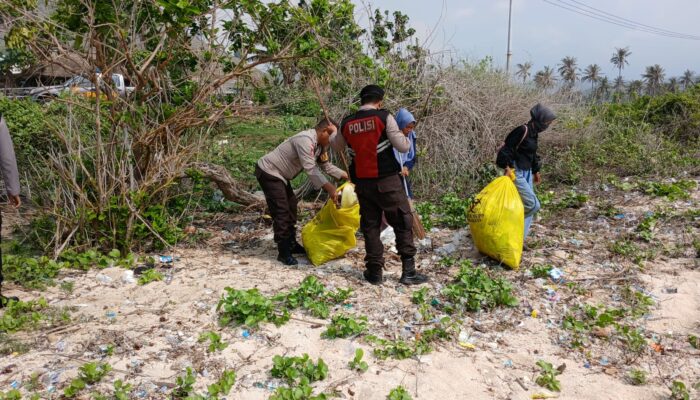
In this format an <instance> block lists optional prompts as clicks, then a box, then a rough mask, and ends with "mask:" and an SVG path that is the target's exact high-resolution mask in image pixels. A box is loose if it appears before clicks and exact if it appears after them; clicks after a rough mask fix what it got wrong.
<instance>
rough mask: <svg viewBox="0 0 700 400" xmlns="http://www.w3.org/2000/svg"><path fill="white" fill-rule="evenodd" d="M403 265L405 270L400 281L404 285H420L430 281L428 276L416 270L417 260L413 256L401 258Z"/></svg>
mask: <svg viewBox="0 0 700 400" xmlns="http://www.w3.org/2000/svg"><path fill="white" fill-rule="evenodd" d="M401 267H402V270H403V272H402V273H401V279H399V282H401V283H403V284H404V285H420V284H422V283H426V282H428V277H427V276H425V275H423V274H419V273H418V272H416V260H415V259H414V258H413V257H411V258H407V259H404V260H401Z"/></svg>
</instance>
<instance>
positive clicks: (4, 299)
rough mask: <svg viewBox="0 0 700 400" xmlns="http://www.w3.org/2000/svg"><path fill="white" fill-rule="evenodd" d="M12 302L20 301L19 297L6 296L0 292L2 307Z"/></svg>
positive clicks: (0, 306) (0, 304)
mask: <svg viewBox="0 0 700 400" xmlns="http://www.w3.org/2000/svg"><path fill="white" fill-rule="evenodd" d="M10 302H19V298H17V297H15V296H10V297H5V296H3V295H1V294H0V308H5V306H7V305H8V304H10Z"/></svg>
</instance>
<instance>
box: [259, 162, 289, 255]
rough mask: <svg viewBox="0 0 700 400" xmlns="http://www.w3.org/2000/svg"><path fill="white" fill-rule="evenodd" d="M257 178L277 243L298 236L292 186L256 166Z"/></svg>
mask: <svg viewBox="0 0 700 400" xmlns="http://www.w3.org/2000/svg"><path fill="white" fill-rule="evenodd" d="M255 178H256V179H257V180H258V183H260V187H261V188H262V191H263V193H264V194H265V201H266V202H267V208H268V209H269V211H270V216H271V217H272V231H273V232H274V234H275V237H274V239H275V242H276V243H280V242H282V241H283V240H286V239H289V238H293V237H295V236H296V224H297V198H296V196H295V195H294V190H292V184H291V183H290V182H287V183H286V184H285V183H284V181H282V180H281V179H280V178H277V177H276V176H272V175H270V174H268V173H267V172H265V171H263V170H262V169H260V167H259V166H257V165H256V166H255Z"/></svg>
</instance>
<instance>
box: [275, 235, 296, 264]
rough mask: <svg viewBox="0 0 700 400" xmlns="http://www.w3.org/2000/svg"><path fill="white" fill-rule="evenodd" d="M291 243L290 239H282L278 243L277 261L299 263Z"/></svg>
mask: <svg viewBox="0 0 700 400" xmlns="http://www.w3.org/2000/svg"><path fill="white" fill-rule="evenodd" d="M290 243H291V240H290V239H282V240H281V241H280V242H279V243H277V252H278V254H277V261H280V262H281V263H282V264H284V265H297V264H299V261H297V259H296V258H294V256H292V246H291V245H290Z"/></svg>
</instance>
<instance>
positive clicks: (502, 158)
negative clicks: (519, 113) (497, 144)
mask: <svg viewBox="0 0 700 400" xmlns="http://www.w3.org/2000/svg"><path fill="white" fill-rule="evenodd" d="M523 134H525V127H524V126H522V125H521V126H519V127H517V128H515V129H513V131H512V132H511V133H510V134H508V137H506V141H505V144H504V145H503V147H501V150H499V151H498V155H497V156H496V165H498V167H499V168H505V167H511V168H513V167H514V166H515V163H514V162H513V159H515V152H516V148H517V147H518V144H519V143H520V141H521V140H522V139H523Z"/></svg>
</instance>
